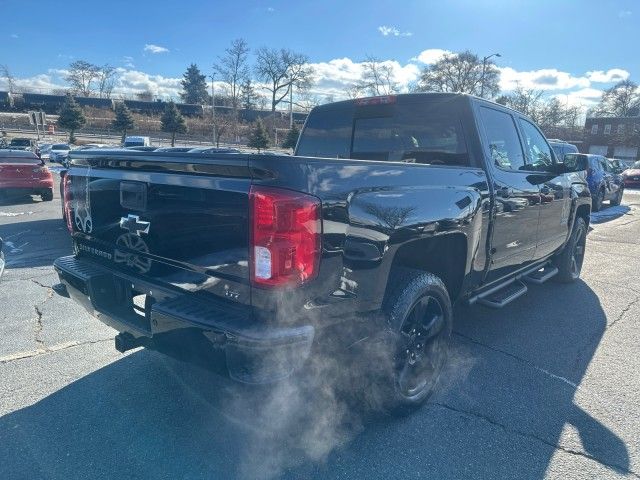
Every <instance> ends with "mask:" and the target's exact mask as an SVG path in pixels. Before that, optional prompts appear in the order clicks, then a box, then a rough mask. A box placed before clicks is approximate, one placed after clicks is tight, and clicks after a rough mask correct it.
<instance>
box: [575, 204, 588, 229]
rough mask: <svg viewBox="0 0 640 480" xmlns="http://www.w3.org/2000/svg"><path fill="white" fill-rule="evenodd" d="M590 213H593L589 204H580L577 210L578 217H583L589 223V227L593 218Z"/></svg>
mask: <svg viewBox="0 0 640 480" xmlns="http://www.w3.org/2000/svg"><path fill="white" fill-rule="evenodd" d="M590 214H591V208H589V205H580V206H579V207H578V209H577V210H576V218H577V217H582V219H583V220H584V221H585V223H586V224H587V227H588V226H589V221H590V220H591V215H590Z"/></svg>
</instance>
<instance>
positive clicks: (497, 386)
mask: <svg viewBox="0 0 640 480" xmlns="http://www.w3.org/2000/svg"><path fill="white" fill-rule="evenodd" d="M35 198H37V197H35ZM639 222H640V192H627V193H626V194H625V197H624V201H623V205H622V206H620V207H615V208H605V210H604V211H603V212H601V213H599V214H597V215H595V216H594V220H593V222H592V230H591V232H590V234H589V237H588V242H587V253H586V259H585V264H584V268H583V273H582V279H581V280H580V281H578V282H577V283H575V284H571V285H565V284H558V283H553V282H549V283H547V284H544V285H542V286H539V287H538V286H536V287H531V288H530V289H529V293H528V294H527V295H525V296H524V297H523V298H521V299H519V300H518V301H516V302H515V303H513V304H511V305H508V306H507V307H505V308H504V309H502V310H497V311H496V310H487V309H484V308H481V307H475V308H462V307H460V308H457V310H456V318H455V324H454V336H453V342H452V349H451V352H452V355H451V361H450V362H449V365H448V367H447V371H446V372H445V377H444V378H445V379H444V381H443V382H442V388H441V389H440V390H439V392H438V393H437V394H436V395H434V396H433V397H432V398H431V399H430V401H429V403H428V404H427V405H426V406H424V407H423V408H421V409H420V410H418V411H416V412H414V413H413V414H412V415H408V416H405V417H400V418H392V417H386V416H383V415H365V414H362V413H361V412H360V411H359V410H358V409H357V408H353V406H351V404H350V403H349V402H346V401H344V400H343V399H342V397H341V396H340V395H337V394H335V392H333V391H331V388H330V387H329V386H328V385H319V386H318V388H317V390H315V391H314V392H313V394H312V396H311V397H307V396H305V395H302V394H301V393H300V392H301V389H299V388H298V387H297V386H296V385H294V384H292V383H291V382H288V383H284V384H282V385H279V386H277V387H274V388H271V389H264V388H262V389H257V388H247V387H240V386H237V385H234V384H231V383H230V382H228V381H226V380H223V379H221V378H219V377H215V376H212V375H211V374H210V373H208V372H206V371H204V370H200V369H198V368H195V367H191V366H188V365H185V364H181V363H179V362H177V361H174V360H170V359H168V358H165V357H163V356H161V355H160V354H157V353H154V352H150V351H146V350H143V349H139V350H134V351H132V352H129V353H128V354H125V355H122V354H120V353H118V352H117V351H116V350H115V349H114V347H113V336H114V334H115V331H114V330H112V329H110V328H108V327H106V326H104V325H102V324H101V323H100V322H99V321H97V320H96V319H94V318H92V317H91V316H90V315H89V314H87V313H86V312H85V311H84V310H83V309H82V308H80V307H79V306H77V305H76V304H74V303H73V302H72V301H70V300H68V299H66V298H63V297H60V296H58V295H57V294H56V293H55V292H54V291H53V289H52V286H53V285H54V284H55V283H57V278H56V275H55V274H54V273H53V268H52V266H51V265H52V262H53V260H54V259H55V258H56V257H58V256H61V255H65V254H69V253H70V252H71V243H70V240H69V235H68V232H67V231H66V227H65V225H64V224H63V222H62V220H61V216H60V199H59V197H58V195H56V197H55V198H54V201H53V202H41V201H40V200H39V199H31V198H30V197H27V198H23V199H17V200H14V201H11V202H8V203H6V202H5V203H3V204H0V237H3V238H4V239H5V242H6V243H5V253H6V259H7V269H6V271H5V274H4V276H3V278H2V279H1V280H0V478H2V479H39V478H47V479H65V480H66V479H75V478H92V479H102V478H105V479H106V478H154V479H155V478H167V479H175V478H194V479H195V478H207V479H213V478H279V477H284V478H354V479H355V478H367V479H375V478H380V479H389V478H436V479H447V478H451V479H454V478H455V479H457V478H474V479H480V478H483V479H484V478H487V479H488V478H519V479H542V478H557V479H560V478H562V479H564V478H585V479H586V478H639V477H640V435H639V432H640V373H639V372H640V347H639V345H640V323H639V319H640V255H639V254H638V253H639V252H638V249H639V244H640V239H639V235H640V223H639ZM344 367H345V368H348V365H344Z"/></svg>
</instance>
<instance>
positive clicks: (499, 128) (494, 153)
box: [480, 107, 526, 170]
mask: <svg viewBox="0 0 640 480" xmlns="http://www.w3.org/2000/svg"><path fill="white" fill-rule="evenodd" d="M480 116H481V118H482V123H483V125H484V131H485V136H486V140H487V145H488V147H489V153H490V154H491V158H492V160H493V162H494V163H495V165H496V166H498V167H500V168H503V169H507V170H526V164H525V160H524V154H523V153H522V145H521V144H520V137H519V136H518V131H517V130H516V125H515V123H514V121H513V117H512V116H511V115H510V114H508V113H505V112H501V111H499V110H495V109H493V108H489V107H480Z"/></svg>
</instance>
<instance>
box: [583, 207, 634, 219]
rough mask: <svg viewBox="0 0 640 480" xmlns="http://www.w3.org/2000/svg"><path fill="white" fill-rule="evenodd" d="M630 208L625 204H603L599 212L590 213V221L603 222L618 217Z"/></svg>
mask: <svg viewBox="0 0 640 480" xmlns="http://www.w3.org/2000/svg"><path fill="white" fill-rule="evenodd" d="M630 210H631V208H629V207H628V206H627V205H618V206H608V205H603V207H602V210H600V211H599V212H592V213H591V223H605V222H610V221H611V220H615V219H616V218H620V217H622V216H623V215H626V214H627V213H629V211H630Z"/></svg>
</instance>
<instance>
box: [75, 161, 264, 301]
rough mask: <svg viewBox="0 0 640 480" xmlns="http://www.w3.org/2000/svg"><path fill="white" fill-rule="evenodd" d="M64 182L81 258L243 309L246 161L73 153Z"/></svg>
mask: <svg viewBox="0 0 640 480" xmlns="http://www.w3.org/2000/svg"><path fill="white" fill-rule="evenodd" d="M67 178H68V182H69V183H68V185H67V191H68V192H69V193H68V194H67V195H66V197H67V198H66V200H65V201H66V203H67V208H68V219H67V220H68V226H69V227H70V228H71V229H72V235H73V238H74V244H75V248H76V252H77V254H78V255H79V256H81V257H85V258H88V259H91V260H92V261H95V262H98V263H102V264H105V265H107V266H109V267H110V268H112V269H116V270H121V271H123V272H125V273H128V274H130V275H135V276H136V277H139V278H141V279H144V280H146V281H150V282H153V283H157V284H162V285H164V286H167V287H169V288H175V289H180V290H182V291H185V292H202V291H206V292H208V293H210V294H213V295H215V296H217V297H222V298H224V299H226V300H230V301H233V302H238V303H242V304H245V305H248V304H250V287H249V269H248V254H249V252H248V214H249V207H248V195H249V188H250V184H251V178H250V175H249V169H248V160H247V157H246V156H244V155H238V154H229V155H217V156H216V157H215V158H208V157H206V156H202V155H197V154H193V157H191V154H190V155H189V156H188V157H187V156H185V155H184V154H170V153H169V154H163V155H159V154H149V153H147V152H124V151H107V152H96V151H93V152H92V151H86V152H77V153H74V154H72V166H71V168H70V170H69V173H68V175H67Z"/></svg>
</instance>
